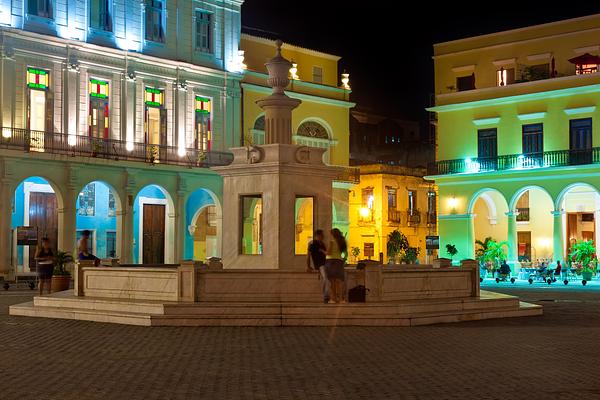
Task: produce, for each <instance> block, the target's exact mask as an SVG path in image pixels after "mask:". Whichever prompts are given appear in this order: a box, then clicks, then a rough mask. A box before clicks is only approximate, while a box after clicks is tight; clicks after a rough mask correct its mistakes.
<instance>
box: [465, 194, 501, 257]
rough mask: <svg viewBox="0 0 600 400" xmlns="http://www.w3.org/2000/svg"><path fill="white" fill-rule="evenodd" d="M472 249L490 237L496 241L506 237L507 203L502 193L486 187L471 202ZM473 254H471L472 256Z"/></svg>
mask: <svg viewBox="0 0 600 400" xmlns="http://www.w3.org/2000/svg"><path fill="white" fill-rule="evenodd" d="M470 211H471V213H472V214H473V215H474V217H473V233H474V240H475V243H474V247H473V248H474V249H475V250H477V248H478V246H480V245H479V244H478V243H479V242H482V243H483V242H485V240H486V239H487V238H491V239H492V240H494V241H496V242H500V241H504V240H507V239H508V219H507V216H506V213H507V212H508V204H507V202H506V199H505V198H504V196H503V195H502V193H500V192H498V191H497V190H493V189H488V190H485V191H482V192H480V193H479V194H478V195H477V197H476V198H475V200H474V201H473V202H472V208H471V210H470ZM473 256H474V255H471V257H473Z"/></svg>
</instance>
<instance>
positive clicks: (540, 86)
mask: <svg viewBox="0 0 600 400" xmlns="http://www.w3.org/2000/svg"><path fill="white" fill-rule="evenodd" d="M598 26H600V15H594V16H590V17H584V18H578V19H574V20H567V21H561V22H556V23H552V24H546V25H540V26H533V27H529V28H524V29H518V30H514V31H507V32H500V33H496V34H491V35H485V36H479V37H474V38H468V39H463V40H458V41H453V42H447V43H440V44H437V45H435V57H434V59H435V72H436V105H435V106H434V107H431V108H430V109H429V111H432V112H435V113H436V115H437V138H438V141H437V142H438V149H437V157H436V159H437V162H436V164H435V166H433V167H432V168H431V170H430V178H432V179H435V181H436V184H437V185H438V188H439V207H438V209H439V222H438V223H439V234H440V248H441V250H440V254H441V255H442V256H443V255H444V252H445V250H444V249H445V246H446V244H454V245H456V247H457V249H458V250H459V255H458V258H473V257H474V253H475V248H476V245H475V241H476V240H484V239H485V238H486V237H492V238H493V239H495V240H507V241H508V243H509V249H508V258H509V261H510V262H511V263H512V264H513V265H516V266H517V267H518V266H519V265H520V264H523V263H524V262H525V263H527V262H529V261H534V262H535V260H552V261H557V260H562V261H564V259H565V255H566V253H567V251H568V249H569V248H570V246H571V244H572V243H573V242H574V241H576V240H594V242H597V239H598V235H599V234H600V232H599V229H598V228H597V222H596V221H597V220H598V218H600V213H599V211H598V210H600V196H599V195H598V188H600V147H596V146H599V144H600V119H599V116H600V114H599V112H600V110H599V109H598V101H599V99H600V75H599V74H598V73H591V74H583V73H581V71H584V70H585V68H587V66H583V67H584V68H582V66H580V65H576V64H574V63H572V62H569V60H570V59H572V58H574V57H576V56H577V55H578V54H584V53H587V52H590V53H592V54H598V53H600V47H599V46H598V45H595V44H594V43H593V42H594V39H593V35H590V34H589V32H588V31H587V30H588V29H592V27H596V29H597V27H598ZM595 67H597V66H595ZM592 70H594V69H593V68H592ZM595 70H597V68H596V69H595ZM507 71H508V73H507ZM531 71H538V72H539V71H542V73H540V74H538V75H535V76H533V75H532V73H531ZM466 78H470V79H469V80H468V81H469V82H467V83H465V82H466V80H465V79H466Z"/></svg>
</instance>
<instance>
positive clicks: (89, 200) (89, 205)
mask: <svg viewBox="0 0 600 400" xmlns="http://www.w3.org/2000/svg"><path fill="white" fill-rule="evenodd" d="M77 203H78V204H77V214H78V215H83V216H87V217H92V216H94V215H95V214H96V185H95V184H94V183H89V184H87V185H85V186H84V188H83V190H81V193H79V197H78V202H77Z"/></svg>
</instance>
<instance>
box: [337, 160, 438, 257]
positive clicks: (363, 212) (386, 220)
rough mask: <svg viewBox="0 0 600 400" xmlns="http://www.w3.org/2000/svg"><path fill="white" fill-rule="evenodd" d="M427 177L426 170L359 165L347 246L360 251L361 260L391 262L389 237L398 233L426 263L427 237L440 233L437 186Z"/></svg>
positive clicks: (351, 199) (351, 203) (353, 193)
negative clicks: (437, 228) (389, 260)
mask: <svg viewBox="0 0 600 400" xmlns="http://www.w3.org/2000/svg"><path fill="white" fill-rule="evenodd" d="M425 174H426V169H425V168H407V167H401V166H396V165H388V164H369V165H361V166H360V183H359V184H357V185H355V186H354V187H353V188H352V189H351V190H350V240H349V243H348V245H349V247H350V248H352V247H356V248H358V249H359V251H360V253H359V256H358V258H359V259H367V258H370V259H374V260H379V258H380V255H381V257H383V261H384V262H388V253H387V242H388V235H389V234H390V233H391V232H393V231H395V230H397V231H400V232H402V233H403V234H404V235H405V236H406V238H407V239H408V242H409V245H410V247H415V248H418V249H419V256H418V260H419V261H420V262H424V261H426V260H427V257H426V256H427V251H426V248H425V240H426V237H427V236H429V235H435V233H436V232H437V231H436V192H435V186H434V184H433V182H432V181H427V180H425V179H424V178H423V177H424V176H425ZM431 255H433V254H431ZM431 260H432V258H431V259H430V261H431Z"/></svg>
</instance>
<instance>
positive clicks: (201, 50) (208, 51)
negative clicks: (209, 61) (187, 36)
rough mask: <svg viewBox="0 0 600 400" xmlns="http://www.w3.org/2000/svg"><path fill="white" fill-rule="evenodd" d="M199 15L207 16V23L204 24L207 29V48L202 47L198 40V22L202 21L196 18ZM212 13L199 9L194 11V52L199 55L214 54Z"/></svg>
mask: <svg viewBox="0 0 600 400" xmlns="http://www.w3.org/2000/svg"><path fill="white" fill-rule="evenodd" d="M199 15H207V16H208V23H204V25H205V26H207V27H208V30H207V32H206V33H207V36H208V39H207V42H208V47H207V48H205V47H202V45H201V43H199V42H200V40H199V38H200V34H201V32H199V30H198V27H199V24H200V22H199V21H203V19H202V18H198V16H199ZM214 36H215V35H214V13H213V12H211V11H208V10H205V9H201V8H197V9H196V10H195V11H194V41H195V43H194V50H195V51H197V52H199V53H204V54H214V48H215V45H214Z"/></svg>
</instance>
